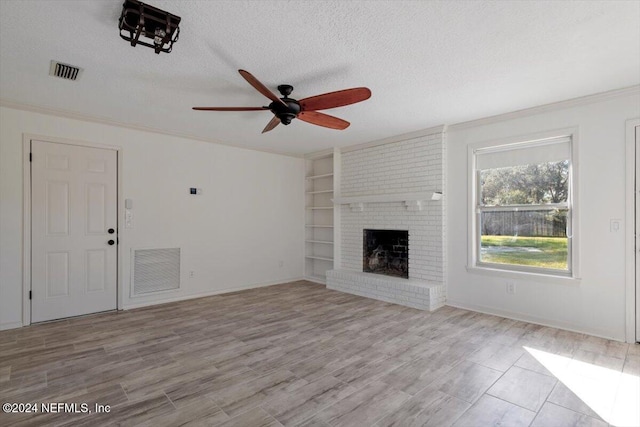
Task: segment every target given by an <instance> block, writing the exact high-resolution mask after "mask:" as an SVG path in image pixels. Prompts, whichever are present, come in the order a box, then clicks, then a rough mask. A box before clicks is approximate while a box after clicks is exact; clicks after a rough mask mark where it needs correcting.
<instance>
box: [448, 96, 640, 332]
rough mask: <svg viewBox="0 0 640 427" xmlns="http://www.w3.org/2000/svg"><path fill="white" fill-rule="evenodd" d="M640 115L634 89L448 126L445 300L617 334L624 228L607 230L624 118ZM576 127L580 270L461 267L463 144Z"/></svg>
mask: <svg viewBox="0 0 640 427" xmlns="http://www.w3.org/2000/svg"><path fill="white" fill-rule="evenodd" d="M638 116H640V100H639V99H638V94H637V92H635V93H632V94H629V95H626V96H622V97H618V98H614V99H608V100H604V101H598V102H594V103H590V104H585V105H580V106H573V107H567V108H564V109H561V110H554V111H548V112H542V113H537V114H533V113H531V114H529V115H525V116H522V117H519V118H514V119H511V120H506V121H502V122H496V123H492V124H486V125H477V126H474V127H470V128H461V127H458V128H456V126H453V127H452V128H450V129H449V132H448V136H447V140H448V147H447V156H448V161H447V165H448V167H447V188H448V194H447V195H445V198H446V200H447V203H448V207H447V216H448V218H447V223H448V224H449V227H448V230H449V232H448V243H449V256H448V262H449V270H448V290H447V292H448V298H447V300H448V304H450V305H455V306H460V307H466V308H470V309H473V310H479V311H484V312H489V313H495V314H499V315H506V316H508V317H513V318H519V319H523V320H529V321H533V322H536V323H542V324H547V325H551V326H557V327H561V328H566V329H572V330H576V331H581V332H586V333H589V334H593V335H598V336H603V337H608V338H613V339H617V340H622V341H624V339H625V236H626V233H627V232H631V231H628V230H624V229H621V230H620V231H618V232H617V233H614V232H610V228H609V222H610V220H611V219H613V218H615V219H622V220H623V221H621V224H624V218H625V121H626V120H627V119H631V118H634V117H638ZM569 127H577V128H578V133H579V135H578V136H579V138H578V167H579V175H580V176H579V183H578V185H579V190H578V193H579V206H578V207H577V208H578V209H579V215H580V229H579V230H578V232H579V245H580V248H579V249H580V276H581V280H579V281H574V282H571V283H564V284H561V283H550V282H547V281H543V280H534V279H530V278H528V279H524V278H521V279H516V280H515V282H516V294H515V295H508V294H507V293H506V288H505V282H506V280H507V279H506V278H504V277H499V276H490V275H480V274H478V273H473V272H469V271H467V269H466V263H467V248H468V244H469V243H468V242H469V236H468V231H467V222H468V212H469V211H468V209H469V207H468V206H467V194H468V193H467V192H468V182H469V180H468V173H469V171H468V166H467V146H468V145H469V144H472V143H476V142H483V141H490V140H499V139H503V138H510V137H518V136H526V135H531V134H535V133H540V132H543V131H549V130H554V129H562V128H569Z"/></svg>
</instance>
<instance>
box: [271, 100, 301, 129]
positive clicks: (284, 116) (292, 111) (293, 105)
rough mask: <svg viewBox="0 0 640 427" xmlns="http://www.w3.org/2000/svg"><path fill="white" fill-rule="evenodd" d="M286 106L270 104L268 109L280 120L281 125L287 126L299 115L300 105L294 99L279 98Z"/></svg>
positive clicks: (275, 103) (276, 103) (277, 103)
mask: <svg viewBox="0 0 640 427" xmlns="http://www.w3.org/2000/svg"><path fill="white" fill-rule="evenodd" d="M280 99H282V101H283V102H284V103H285V104H286V106H284V105H282V103H280V102H275V101H274V102H272V103H271V104H269V109H270V110H271V112H273V114H275V115H276V117H278V118H279V119H280V122H282V124H283V125H288V124H289V123H291V120H293V119H295V118H296V117H297V116H298V114H300V104H299V103H298V101H296V100H295V99H291V98H286V97H285V98H280Z"/></svg>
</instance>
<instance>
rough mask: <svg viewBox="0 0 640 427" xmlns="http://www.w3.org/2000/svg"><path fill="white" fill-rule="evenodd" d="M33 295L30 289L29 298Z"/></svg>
mask: <svg viewBox="0 0 640 427" xmlns="http://www.w3.org/2000/svg"><path fill="white" fill-rule="evenodd" d="M32 296H33V291H29V299H31V297H32Z"/></svg>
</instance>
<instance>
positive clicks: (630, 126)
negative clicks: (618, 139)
mask: <svg viewBox="0 0 640 427" xmlns="http://www.w3.org/2000/svg"><path fill="white" fill-rule="evenodd" d="M636 126H640V119H630V120H627V122H626V153H625V154H626V165H625V166H626V167H625V170H626V185H625V187H626V190H625V194H626V201H625V205H626V206H625V217H626V221H625V230H626V231H625V247H626V250H625V258H626V259H625V276H626V280H625V282H626V289H625V290H626V292H625V300H626V310H625V311H626V318H625V323H626V341H627V342H630V343H632V342H636V286H640V284H636V252H635V236H634V233H635V232H636V230H635V227H636V226H635V218H636V214H635V203H636V201H635V194H634V193H635V185H636V174H635V170H636ZM639 231H640V230H639ZM638 268H640V266H638ZM638 333H640V331H638Z"/></svg>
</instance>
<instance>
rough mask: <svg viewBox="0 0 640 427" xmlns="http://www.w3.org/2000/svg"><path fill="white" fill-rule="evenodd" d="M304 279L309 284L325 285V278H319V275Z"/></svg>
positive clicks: (311, 275)
mask: <svg viewBox="0 0 640 427" xmlns="http://www.w3.org/2000/svg"><path fill="white" fill-rule="evenodd" d="M306 279H307V280H309V281H311V282H316V283H320V284H322V285H324V284H326V283H327V276H321V275H319V274H310V275H308V276H306Z"/></svg>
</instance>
